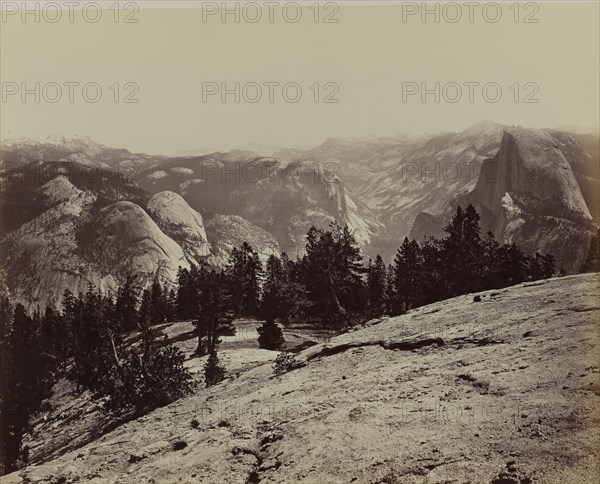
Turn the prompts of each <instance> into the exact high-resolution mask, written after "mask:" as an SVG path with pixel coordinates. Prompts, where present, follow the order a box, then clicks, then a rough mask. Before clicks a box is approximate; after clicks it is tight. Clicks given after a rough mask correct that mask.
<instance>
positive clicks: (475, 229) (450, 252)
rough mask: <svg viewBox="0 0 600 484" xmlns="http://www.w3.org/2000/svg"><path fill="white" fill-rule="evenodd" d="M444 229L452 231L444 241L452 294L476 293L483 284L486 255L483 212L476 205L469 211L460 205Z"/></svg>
mask: <svg viewBox="0 0 600 484" xmlns="http://www.w3.org/2000/svg"><path fill="white" fill-rule="evenodd" d="M444 231H445V232H446V233H447V234H448V237H447V238H446V239H444V240H443V241H442V244H443V250H444V257H443V260H444V261H445V266H444V268H445V271H444V275H445V280H446V281H447V283H448V290H449V295H450V296H456V295H458V294H464V293H466V292H474V291H475V290H476V289H477V288H478V287H479V284H480V282H479V281H480V278H481V276H480V267H481V265H482V263H481V260H482V257H483V248H482V244H481V238H480V235H479V234H480V231H481V229H480V227H479V214H478V213H477V211H476V210H475V208H474V207H473V206H472V205H469V206H468V207H467V209H466V210H465V211H463V209H462V208H461V207H460V206H459V207H458V208H457V209H456V213H455V215H454V217H453V218H452V220H451V221H450V223H449V224H448V225H447V226H446V227H444Z"/></svg>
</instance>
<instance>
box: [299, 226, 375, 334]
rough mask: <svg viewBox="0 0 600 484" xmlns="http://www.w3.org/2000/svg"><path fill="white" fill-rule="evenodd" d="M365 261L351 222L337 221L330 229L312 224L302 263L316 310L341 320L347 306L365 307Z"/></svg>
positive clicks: (327, 318) (357, 308)
mask: <svg viewBox="0 0 600 484" xmlns="http://www.w3.org/2000/svg"><path fill="white" fill-rule="evenodd" d="M361 261H362V256H361V253H360V249H359V247H358V244H357V242H356V239H355V238H354V236H353V235H352V233H351V232H350V230H349V229H348V227H347V226H344V227H340V226H339V224H337V223H333V224H332V225H331V230H330V231H327V230H321V229H317V228H316V227H311V228H310V230H309V231H308V234H307V245H306V255H305V256H304V257H303V259H302V262H301V265H302V272H303V278H304V281H303V283H304V285H305V287H306V289H307V295H308V299H309V300H310V301H311V303H312V308H311V310H312V313H313V314H315V315H318V316H320V317H324V318H325V319H326V320H333V322H335V321H336V320H337V321H338V322H339V321H343V319H344V317H345V314H346V311H347V310H352V311H357V310H361V309H362V308H364V306H365V304H366V299H367V296H366V291H365V290H364V284H363V280H362V274H363V273H364V272H365V268H364V267H363V266H362V263H361ZM340 316H341V318H340Z"/></svg>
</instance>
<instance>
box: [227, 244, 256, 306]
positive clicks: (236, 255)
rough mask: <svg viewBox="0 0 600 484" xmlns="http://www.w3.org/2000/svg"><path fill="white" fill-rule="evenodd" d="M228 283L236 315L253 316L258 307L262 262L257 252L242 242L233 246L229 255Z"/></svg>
mask: <svg viewBox="0 0 600 484" xmlns="http://www.w3.org/2000/svg"><path fill="white" fill-rule="evenodd" d="M229 265H230V267H229V269H228V276H229V284H230V292H231V295H232V301H231V302H232V305H233V308H234V311H235V313H236V315H238V316H251V315H252V316H255V315H256V314H258V311H259V307H260V281H261V278H262V263H261V262H260V258H259V256H258V253H257V252H255V251H254V250H253V249H252V247H251V246H250V244H248V243H247V242H244V243H243V244H242V246H241V247H240V248H239V249H238V248H236V247H234V248H233V249H232V250H231V255H230V257H229Z"/></svg>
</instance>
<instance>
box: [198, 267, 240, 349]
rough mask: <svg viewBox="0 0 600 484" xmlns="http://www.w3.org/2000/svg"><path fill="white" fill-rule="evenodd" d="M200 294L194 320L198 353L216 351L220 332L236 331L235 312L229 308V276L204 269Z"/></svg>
mask: <svg viewBox="0 0 600 484" xmlns="http://www.w3.org/2000/svg"><path fill="white" fill-rule="evenodd" d="M202 274H203V276H202V279H201V281H200V292H199V294H198V308H199V309H198V315H197V318H196V320H195V321H194V325H195V326H196V334H197V336H198V346H197V349H196V353H197V354H198V355H205V354H210V353H211V352H213V351H216V347H217V344H218V343H219V334H221V333H225V332H227V333H229V334H231V332H235V327H233V325H232V321H233V314H232V313H231V312H230V311H229V310H228V307H229V304H230V300H231V297H230V295H229V293H228V287H229V284H228V282H229V281H228V280H227V276H226V275H225V274H223V273H216V272H215V271H210V272H208V271H204V272H203V273H202Z"/></svg>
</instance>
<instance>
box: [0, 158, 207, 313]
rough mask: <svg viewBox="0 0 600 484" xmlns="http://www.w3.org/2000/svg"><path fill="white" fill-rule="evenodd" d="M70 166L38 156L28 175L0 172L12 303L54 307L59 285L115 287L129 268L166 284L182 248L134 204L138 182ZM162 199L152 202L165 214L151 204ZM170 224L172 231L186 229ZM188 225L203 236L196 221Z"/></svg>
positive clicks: (181, 259)
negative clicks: (43, 160) (119, 181)
mask: <svg viewBox="0 0 600 484" xmlns="http://www.w3.org/2000/svg"><path fill="white" fill-rule="evenodd" d="M69 166H72V165H69V164H67V163H59V162H52V163H41V164H38V166H37V168H36V170H35V172H32V173H30V174H29V175H30V176H28V175H27V174H26V173H23V172H19V171H12V172H9V173H8V174H5V176H4V183H3V185H2V193H1V195H2V197H1V198H2V206H3V207H4V209H5V210H6V212H5V213H4V214H3V217H2V220H1V221H2V224H3V225H2V232H3V234H2V235H3V237H2V255H3V257H2V261H1V264H2V269H3V271H4V274H5V276H6V281H5V282H6V284H7V288H8V290H9V291H10V293H11V298H12V299H14V301H15V302H20V303H22V304H23V305H25V306H26V307H28V308H30V309H35V308H37V307H38V306H39V307H41V308H42V309H43V308H44V307H45V306H47V305H50V306H52V305H54V306H60V304H61V301H62V295H63V293H64V291H65V289H69V290H70V291H72V292H73V293H75V294H78V293H80V292H84V291H86V290H87V289H88V286H89V284H92V285H93V286H95V287H96V288H97V289H98V290H100V291H102V292H103V293H105V294H110V293H114V292H115V291H116V289H117V287H118V285H119V284H122V283H123V280H124V277H125V276H126V275H127V274H128V273H129V272H132V273H134V274H136V275H137V276H138V281H139V283H140V284H141V285H147V284H150V283H151V282H152V280H153V279H154V277H155V276H158V278H159V280H160V281H161V282H162V283H163V284H166V285H171V284H172V283H173V282H174V281H175V280H176V274H177V268H178V266H179V265H181V266H182V267H189V261H188V257H186V254H185V253H184V251H183V250H182V248H181V247H180V246H179V245H178V244H177V242H175V241H174V240H173V239H172V238H170V237H169V236H168V235H166V234H165V233H164V232H163V231H161V229H160V228H159V227H158V225H157V224H156V223H155V222H154V221H153V220H152V219H151V218H150V216H149V215H148V214H147V213H146V212H145V211H144V209H143V208H142V207H141V206H140V205H139V204H142V205H145V201H146V197H145V195H144V194H143V193H142V192H141V191H140V189H139V187H137V186H136V185H135V184H132V182H131V181H126V183H124V184H119V185H117V183H116V181H115V178H113V176H112V175H113V173H111V172H106V171H102V170H100V171H96V169H93V170H92V171H93V175H94V176H93V177H89V176H88V175H89V173H90V172H89V171H86V170H89V167H82V165H78V166H79V167H80V168H81V170H82V171H77V172H74V171H73V170H69V169H68V167H69ZM75 173H77V175H78V176H75ZM34 175H35V176H34ZM90 180H93V182H91V181H90ZM121 197H126V198H128V199H129V200H119V198H121ZM164 198H169V197H168V196H167V197H157V199H156V200H155V202H156V203H154V204H153V207H155V209H156V211H157V213H158V215H159V216H164V217H168V215H169V212H168V209H165V208H161V205H160V203H158V202H159V201H160V200H161V199H164ZM172 198H174V199H176V196H175V197H172ZM130 200H135V201H136V202H137V203H134V202H133V201H130ZM183 203H185V202H183ZM180 208H181V207H180ZM188 209H189V207H188ZM192 212H193V211H192V210H191V209H189V213H186V212H185V211H184V210H181V211H180V214H181V217H184V215H186V214H187V215H190V216H191V215H193V213H192ZM161 220H162V219H161ZM194 220H196V219H194ZM200 222H201V219H200ZM176 227H177V228H178V229H179V230H180V232H178V233H179V234H181V233H183V234H187V230H188V229H190V227H180V226H176ZM191 227H192V228H193V229H195V230H196V232H194V234H199V235H203V239H202V240H203V241H204V242H206V235H205V234H200V229H201V226H200V225H198V224H196V225H193V224H191ZM173 230H175V229H173ZM190 230H191V229H190Z"/></svg>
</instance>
